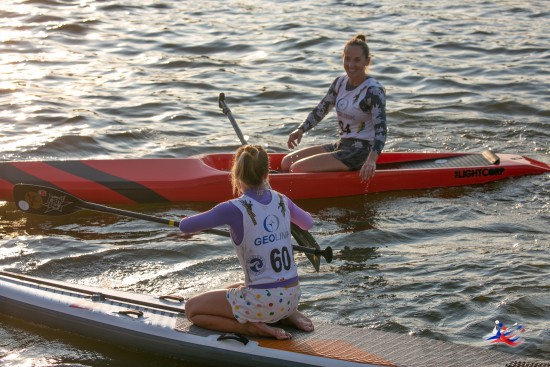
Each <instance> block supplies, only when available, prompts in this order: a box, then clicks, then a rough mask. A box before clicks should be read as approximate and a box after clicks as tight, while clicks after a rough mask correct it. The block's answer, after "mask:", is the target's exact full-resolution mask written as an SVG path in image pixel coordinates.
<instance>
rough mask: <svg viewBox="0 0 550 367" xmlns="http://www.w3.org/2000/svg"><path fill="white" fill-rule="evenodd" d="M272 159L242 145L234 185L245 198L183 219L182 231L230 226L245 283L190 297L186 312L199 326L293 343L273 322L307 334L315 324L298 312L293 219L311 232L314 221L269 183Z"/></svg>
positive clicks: (257, 148) (258, 148)
mask: <svg viewBox="0 0 550 367" xmlns="http://www.w3.org/2000/svg"><path fill="white" fill-rule="evenodd" d="M268 172H269V158H268V155H267V152H266V151H265V150H264V149H263V148H262V147H261V146H253V145H246V146H242V147H240V148H239V149H238V150H237V152H236V154H235V156H234V159H233V166H232V169H231V181H232V185H233V191H234V193H235V194H238V195H241V196H240V197H238V198H236V199H233V200H229V201H226V202H223V203H221V204H218V205H217V206H215V207H214V208H212V209H211V210H209V211H207V212H204V213H201V214H197V215H194V216H191V217H187V218H184V219H182V220H181V222H180V225H179V227H180V230H181V231H182V232H185V233H194V232H198V231H201V230H204V229H208V228H214V227H218V226H221V225H229V227H230V229H231V239H232V242H233V246H234V248H235V251H236V252H237V256H238V258H239V262H240V264H241V266H242V268H243V271H244V276H245V281H244V283H239V284H235V285H232V286H230V287H228V288H227V289H219V290H213V291H209V292H206V293H202V294H199V295H197V296H195V297H193V298H191V299H189V300H188V301H187V303H186V305H185V314H186V315H187V318H188V319H189V321H191V322H192V323H194V324H195V325H197V326H200V327H203V328H206V329H211V330H217V331H221V332H233V333H242V334H247V335H254V336H270V337H275V338H277V339H289V338H291V337H292V335H291V334H290V333H288V332H286V331H285V330H283V329H282V328H278V327H274V326H271V325H268V324H271V323H276V322H278V321H281V322H282V323H287V324H290V325H293V326H295V327H297V328H298V329H300V330H304V331H313V323H312V322H311V320H310V319H309V318H308V317H306V316H305V315H304V314H303V313H301V312H300V311H298V309H297V307H298V303H299V301H300V295H301V291H300V284H299V281H298V271H297V268H296V264H295V262H294V257H293V254H292V243H291V234H290V233H291V231H290V223H291V221H292V222H293V223H295V224H296V225H298V226H299V227H300V228H302V229H304V230H307V229H309V228H311V227H312V226H313V218H312V217H311V215H310V214H309V213H307V212H306V211H304V210H302V209H301V208H299V207H298V206H297V205H295V204H294V203H293V202H292V201H291V200H290V199H289V198H287V197H286V196H284V195H282V194H280V193H278V192H276V191H273V190H270V189H269V187H268V184H267V175H268Z"/></svg>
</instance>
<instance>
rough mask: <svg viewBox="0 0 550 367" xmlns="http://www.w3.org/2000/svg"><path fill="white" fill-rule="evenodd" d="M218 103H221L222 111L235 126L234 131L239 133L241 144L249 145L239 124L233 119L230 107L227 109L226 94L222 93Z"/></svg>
mask: <svg viewBox="0 0 550 367" xmlns="http://www.w3.org/2000/svg"><path fill="white" fill-rule="evenodd" d="M218 103H219V106H220V108H221V109H222V111H223V113H224V115H226V116H227V118H228V119H229V121H230V122H231V125H233V129H234V130H235V132H236V133H237V136H238V137H239V140H240V141H241V144H242V145H247V144H248V142H247V141H246V139H245V138H244V135H243V132H242V131H241V129H240V128H239V125H238V124H237V121H235V119H234V118H233V115H232V114H231V110H230V109H229V107H227V104H226V103H225V94H223V93H220V96H219V98H218Z"/></svg>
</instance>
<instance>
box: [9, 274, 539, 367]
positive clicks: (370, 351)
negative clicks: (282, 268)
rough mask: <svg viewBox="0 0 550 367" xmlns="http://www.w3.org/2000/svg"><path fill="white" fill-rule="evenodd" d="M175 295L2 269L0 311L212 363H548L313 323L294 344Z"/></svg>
mask: <svg viewBox="0 0 550 367" xmlns="http://www.w3.org/2000/svg"><path fill="white" fill-rule="evenodd" d="M183 306H184V303H183V300H181V299H179V298H178V297H174V296H169V297H160V298H159V297H153V296H149V295H140V294H134V293H129V292H121V291H114V290H107V289H101V288H94V287H88V286H82V285H77V284H71V283H66V282H60V281H54V280H46V279H41V278H36V277H29V276H25V275H21V274H14V273H9V272H4V271H0V313H2V314H6V315H9V316H13V317H17V318H21V319H24V320H27V321H31V322H35V323H39V324H43V325H47V326H50V327H53V328H56V329H60V330H64V331H68V332H73V333H76V334H80V335H83V336H86V337H91V338H95V339H98V340H101V341H104V342H108V343H111V344H113V345H118V346H120V347H125V348H129V349H139V350H143V351H147V352H151V353H155V354H159V355H162V356H165V357H172V358H178V359H183V360H188V361H194V362H200V363H203V364H212V365H220V364H225V365H227V364H228V363H229V361H231V365H239V366H258V365H259V364H261V365H262V367H267V366H327V367H328V366H330V367H338V366H346V367H351V366H418V367H420V366H422V367H424V366H449V367H453V366H457V367H460V366H510V367H512V366H522V367H535V366H536V367H550V362H548V361H541V360H535V359H531V358H525V357H521V356H518V355H513V354H508V353H503V352H498V351H494V350H489V349H484V348H478V347H472V346H467V345H460V344H454V343H450V342H443V341H438V340H431V339H427V338H421V337H414V336H409V335H403V334H396V333H388V332H384V331H378V330H370V329H359V328H351V327H344V326H338V325H332V324H325V323H319V322H316V323H315V326H316V330H315V331H314V332H312V333H305V332H301V331H298V330H290V331H291V332H292V334H293V336H294V337H293V339H292V340H274V339H268V338H256V337H243V336H236V335H232V334H229V335H225V334H221V333H218V332H214V331H210V330H205V329H202V328H199V327H197V326H194V325H192V324H191V323H189V321H187V319H186V318H185V315H184V313H183V308H184V307H183Z"/></svg>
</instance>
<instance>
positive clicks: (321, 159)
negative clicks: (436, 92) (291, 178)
mask: <svg viewBox="0 0 550 367" xmlns="http://www.w3.org/2000/svg"><path fill="white" fill-rule="evenodd" d="M338 171H349V168H348V166H346V165H345V164H344V163H342V162H340V161H339V160H338V159H336V158H334V157H333V156H332V153H328V152H324V153H319V154H315V155H312V156H309V157H307V158H303V159H300V160H299V161H297V162H294V163H293V164H292V166H290V172H294V173H303V172H338Z"/></svg>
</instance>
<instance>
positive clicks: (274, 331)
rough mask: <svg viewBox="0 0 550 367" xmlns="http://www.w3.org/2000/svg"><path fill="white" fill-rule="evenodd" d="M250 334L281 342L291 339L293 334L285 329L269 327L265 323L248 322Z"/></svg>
mask: <svg viewBox="0 0 550 367" xmlns="http://www.w3.org/2000/svg"><path fill="white" fill-rule="evenodd" d="M247 325H249V326H250V333H251V334H253V335H257V336H271V337H274V338H276V339H279V340H284V339H291V338H292V334H290V333H287V332H286V331H285V330H284V329H281V328H278V327H273V326H269V325H267V324H264V323H263V322H248V323H247Z"/></svg>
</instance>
